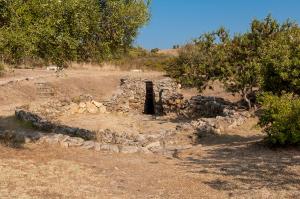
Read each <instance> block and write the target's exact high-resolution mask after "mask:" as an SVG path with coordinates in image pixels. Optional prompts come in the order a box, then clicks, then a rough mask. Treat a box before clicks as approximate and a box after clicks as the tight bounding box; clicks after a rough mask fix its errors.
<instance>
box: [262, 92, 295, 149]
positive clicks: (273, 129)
mask: <svg viewBox="0 0 300 199" xmlns="http://www.w3.org/2000/svg"><path fill="white" fill-rule="evenodd" d="M261 101H262V105H263V107H262V108H263V109H262V110H263V112H262V114H261V116H260V123H259V124H260V125H261V126H262V127H263V129H264V132H265V133H266V134H267V135H268V137H267V139H268V141H269V142H270V143H271V144H274V145H296V144H297V145H298V144H300V99H299V98H297V97H295V96H293V94H284V95H282V96H280V97H278V96H275V95H271V94H265V95H263V96H262V97H261Z"/></svg>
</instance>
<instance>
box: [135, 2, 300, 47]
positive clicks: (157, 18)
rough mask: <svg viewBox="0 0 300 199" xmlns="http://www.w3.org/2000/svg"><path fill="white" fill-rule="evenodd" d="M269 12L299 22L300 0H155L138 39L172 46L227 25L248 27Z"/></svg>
mask: <svg viewBox="0 0 300 199" xmlns="http://www.w3.org/2000/svg"><path fill="white" fill-rule="evenodd" d="M268 14H272V16H273V17H274V18H276V19H277V20H279V21H280V22H283V21H285V20H286V19H287V18H291V19H293V20H294V21H296V22H297V23H299V24H300V0H152V4H151V15H152V16H151V21H150V22H149V23H148V24H147V25H146V26H145V27H143V28H142V29H141V30H140V34H139V36H138V38H137V40H136V42H135V44H136V45H137V46H142V47H144V48H146V49H153V48H160V49H168V48H172V46H173V45H175V44H180V45H182V44H185V43H187V42H189V41H191V40H192V39H194V38H197V37H199V36H200V35H201V34H202V33H205V32H209V31H213V30H216V29H217V28H219V27H220V26H224V27H226V28H227V29H229V30H230V33H231V34H234V33H238V32H245V31H247V30H249V27H250V26H249V25H250V22H251V20H252V19H254V18H257V19H263V18H265V17H266V16H267V15H268Z"/></svg>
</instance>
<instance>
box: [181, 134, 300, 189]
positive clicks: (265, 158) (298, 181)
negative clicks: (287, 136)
mask: <svg viewBox="0 0 300 199" xmlns="http://www.w3.org/2000/svg"><path fill="white" fill-rule="evenodd" d="M226 139H227V138H226ZM245 139H246V138H245ZM245 139H243V140H241V141H240V142H234V143H230V144H223V145H214V146H208V147H204V151H205V155H201V157H199V156H187V157H185V158H183V161H182V162H181V163H179V165H180V166H184V167H185V168H187V169H188V171H189V172H191V173H193V174H205V175H208V176H209V174H211V175H213V176H214V178H212V179H210V180H207V181H206V182H205V184H207V185H209V186H210V187H212V188H213V189H216V190H225V191H232V190H236V189H238V190H260V189H262V188H268V189H272V190H279V189H281V190H298V189H299V188H300V176H299V175H298V174H299V170H300V150H299V148H293V149H277V150H271V149H269V148H267V147H266V146H263V145H262V144H259V143H257V142H256V141H254V142H253V141H252V139H254V138H249V139H248V140H245ZM216 176H217V177H216Z"/></svg>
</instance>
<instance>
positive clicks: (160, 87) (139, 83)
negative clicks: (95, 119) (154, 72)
mask: <svg viewBox="0 0 300 199" xmlns="http://www.w3.org/2000/svg"><path fill="white" fill-rule="evenodd" d="M146 81H147V79H141V78H132V77H126V78H123V79H121V82H120V88H119V90H118V91H117V93H116V94H115V95H114V96H113V97H112V98H111V100H110V101H109V102H106V103H105V105H106V106H107V108H108V110H109V111H111V112H131V111H135V112H138V113H142V112H143V111H144V102H145V95H146V85H145V82H146ZM153 85H154V93H155V100H156V113H157V114H164V113H169V112H174V111H177V110H178V109H181V108H182V107H181V106H182V105H183V96H182V95H181V94H179V93H178V85H177V83H176V82H175V81H174V80H172V79H171V78H164V79H160V80H154V81H153ZM179 105H180V106H179Z"/></svg>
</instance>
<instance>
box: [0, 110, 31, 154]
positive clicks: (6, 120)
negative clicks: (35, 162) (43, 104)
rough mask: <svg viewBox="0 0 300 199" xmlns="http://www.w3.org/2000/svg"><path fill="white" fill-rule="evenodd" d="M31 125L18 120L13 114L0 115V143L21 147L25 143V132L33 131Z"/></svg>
mask: <svg viewBox="0 0 300 199" xmlns="http://www.w3.org/2000/svg"><path fill="white" fill-rule="evenodd" d="M33 132H34V130H33V128H32V126H31V125H30V124H28V123H24V122H20V121H18V120H17V119H16V118H15V116H8V117H3V116H0V144H2V145H5V146H8V147H13V148H22V147H23V144H24V143H25V136H24V135H25V134H27V133H33Z"/></svg>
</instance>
